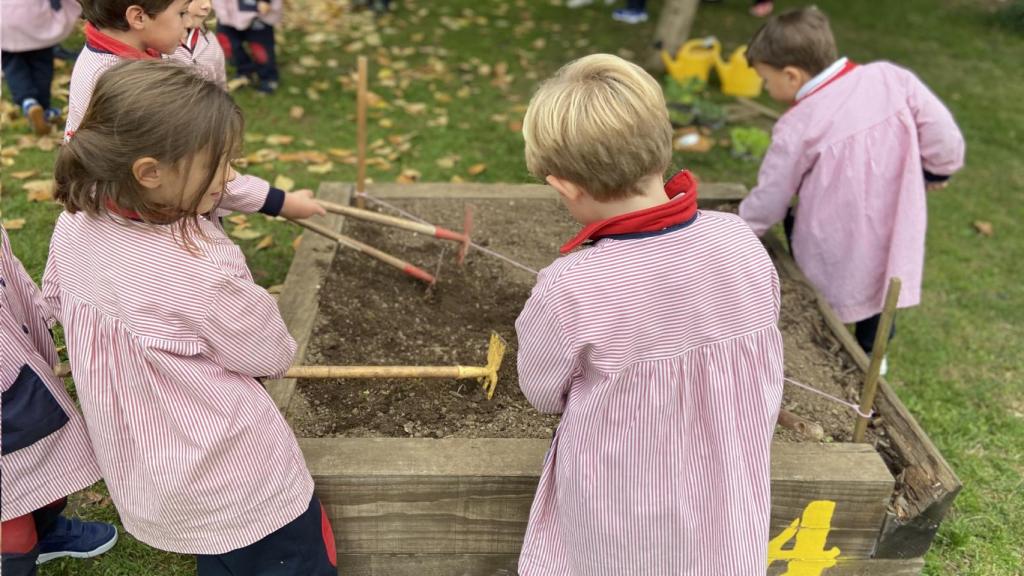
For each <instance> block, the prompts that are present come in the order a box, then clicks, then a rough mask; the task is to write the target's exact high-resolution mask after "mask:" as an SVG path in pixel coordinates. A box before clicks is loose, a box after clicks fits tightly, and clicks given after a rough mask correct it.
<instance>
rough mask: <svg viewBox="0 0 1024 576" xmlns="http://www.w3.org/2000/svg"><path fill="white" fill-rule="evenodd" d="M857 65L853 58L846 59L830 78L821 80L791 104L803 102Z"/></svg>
mask: <svg viewBox="0 0 1024 576" xmlns="http://www.w3.org/2000/svg"><path fill="white" fill-rule="evenodd" d="M857 66H858V64H857V63H856V62H854V61H853V60H847V61H846V65H845V66H843V67H842V68H840V69H839V71H838V72H836V73H835V74H834V75H833V76H832V77H831V78H829V79H828V80H825V81H824V82H822V83H821V85H819V86H816V87H815V88H814V90H811V91H810V92H808V93H807V94H804V96H803V97H802V98H800V99H799V100H797V101H796V102H794V103H793V106H796V105H797V104H799V103H801V102H803V101H804V100H807V99H808V98H810V97H811V96H814V95H815V94H817V93H818V92H821V91H822V90H823V89H824V88H825V87H826V86H828V85H829V84H831V83H833V82H835V81H836V80H839V79H840V78H842V77H843V76H846V75H847V74H849V73H850V72H852V71H853V69H854V68H856V67H857Z"/></svg>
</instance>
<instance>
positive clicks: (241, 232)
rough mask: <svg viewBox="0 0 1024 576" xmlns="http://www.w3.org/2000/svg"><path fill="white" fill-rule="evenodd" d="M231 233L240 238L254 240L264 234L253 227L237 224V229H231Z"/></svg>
mask: <svg viewBox="0 0 1024 576" xmlns="http://www.w3.org/2000/svg"><path fill="white" fill-rule="evenodd" d="M231 235H232V236H234V237H235V238H238V239H239V240H253V239H255V238H259V237H260V236H262V235H263V234H262V233H261V232H259V231H256V230H253V229H252V228H242V227H241V226H236V227H235V229H234V230H232V231H231Z"/></svg>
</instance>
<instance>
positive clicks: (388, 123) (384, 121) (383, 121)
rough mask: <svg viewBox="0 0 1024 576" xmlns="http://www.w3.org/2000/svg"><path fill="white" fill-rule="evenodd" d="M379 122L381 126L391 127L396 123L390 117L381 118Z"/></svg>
mask: <svg viewBox="0 0 1024 576" xmlns="http://www.w3.org/2000/svg"><path fill="white" fill-rule="evenodd" d="M377 124H379V125H380V127H381V128H391V127H393V126H394V125H395V123H394V122H393V121H392V120H391V119H390V118H381V119H380V121H379V122H377Z"/></svg>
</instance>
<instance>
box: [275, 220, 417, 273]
mask: <svg viewBox="0 0 1024 576" xmlns="http://www.w3.org/2000/svg"><path fill="white" fill-rule="evenodd" d="M292 222H294V223H296V224H298V225H299V226H302V227H303V228H308V229H309V230H312V231H313V232H316V233H317V234H321V235H323V236H326V237H327V238H330V239H331V240H334V241H335V242H337V243H338V244H341V245H342V246H344V247H346V248H351V249H353V250H355V251H357V252H362V253H363V254H366V255H367V256H370V257H372V258H376V259H377V260H380V261H381V262H384V263H385V264H387V265H389V266H393V267H395V268H398V269H399V270H401V271H402V272H405V273H406V274H408V275H409V276H412V277H413V278H416V279H417V280H422V281H424V282H426V283H427V284H433V283H434V282H436V281H437V279H436V278H434V276H433V275H431V274H430V272H427V271H426V270H424V269H422V268H419V267H418V266H414V265H412V264H410V263H408V262H406V261H405V260H402V259H401V258H396V257H395V256H392V255H391V254H388V253H387V252H384V251H383V250H378V249H377V248H374V247H373V246H370V245H369V244H363V243H362V242H360V241H358V240H356V239H355V238H352V237H349V236H345V235H344V234H340V233H338V232H335V231H334V230H331V229H330V228H327V227H326V226H322V225H320V224H315V223H313V222H310V221H308V220H292Z"/></svg>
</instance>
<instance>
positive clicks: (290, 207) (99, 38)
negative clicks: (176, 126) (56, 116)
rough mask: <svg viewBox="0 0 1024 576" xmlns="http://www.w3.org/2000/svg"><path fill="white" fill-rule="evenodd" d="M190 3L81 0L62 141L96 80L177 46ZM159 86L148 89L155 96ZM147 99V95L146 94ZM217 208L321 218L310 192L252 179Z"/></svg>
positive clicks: (231, 186) (232, 185) (240, 181)
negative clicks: (80, 32) (80, 35)
mask: <svg viewBox="0 0 1024 576" xmlns="http://www.w3.org/2000/svg"><path fill="white" fill-rule="evenodd" d="M188 5H189V0H82V11H83V13H84V16H85V19H86V20H87V23H86V25H85V48H84V49H83V50H82V53H81V55H79V57H78V60H77V61H76V62H75V68H74V70H73V71H72V72H71V86H70V87H69V95H68V110H69V111H68V121H67V126H66V127H65V136H64V138H65V140H68V139H70V138H71V136H72V135H73V134H74V132H75V130H76V129H77V128H78V123H79V122H81V120H82V116H83V115H84V114H85V108H86V106H87V105H88V104H89V100H90V98H91V96H92V90H93V86H95V84H96V80H97V78H99V76H100V75H101V74H102V73H103V72H105V71H106V70H108V69H110V68H111V67H112V66H114V65H115V64H117V63H118V62H121V61H122V60H145V59H159V58H160V57H161V55H162V54H167V55H170V54H174V52H175V51H176V50H177V49H178V48H179V47H180V46H181V39H182V38H183V37H184V35H185V28H186V26H187V25H188V24H191V23H192V17H191V16H189V12H188ZM159 90H160V87H159V86H155V85H154V86H152V87H151V91H152V92H157V91H159ZM147 94H148V92H147ZM225 192H226V193H225V195H224V200H223V202H222V203H221V208H223V209H224V210H226V211H238V212H246V213H250V214H251V213H253V212H261V213H263V214H268V215H270V216H277V215H281V216H284V217H287V218H308V217H309V216H313V215H314V214H324V213H325V212H324V209H323V208H322V207H321V206H320V205H319V204H318V203H316V201H314V200H313V193H312V192H311V191H309V190H297V191H295V192H292V193H286V192H285V191H284V190H280V189H278V188H274V187H272V186H271V185H270V183H269V182H267V181H266V180H263V179H262V178H257V177H255V176H238V177H237V178H235V179H234V180H232V181H230V182H229V183H228V188H227V190H225Z"/></svg>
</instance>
